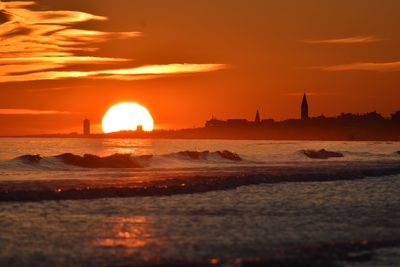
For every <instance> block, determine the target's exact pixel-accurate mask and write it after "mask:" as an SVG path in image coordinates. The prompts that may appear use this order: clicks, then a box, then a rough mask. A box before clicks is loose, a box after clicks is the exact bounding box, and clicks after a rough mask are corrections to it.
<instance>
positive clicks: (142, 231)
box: [94, 217, 160, 254]
mask: <svg viewBox="0 0 400 267" xmlns="http://www.w3.org/2000/svg"><path fill="white" fill-rule="evenodd" d="M149 224H150V222H149V220H148V218H146V217H113V218H111V219H110V220H109V221H107V222H106V225H107V226H111V227H110V228H109V230H108V231H107V229H102V230H104V232H103V231H102V233H99V236H101V238H98V239H96V240H95V241H94V245H95V246H99V247H104V248H109V249H112V248H125V249H126V251H124V254H130V252H132V253H133V252H134V251H130V250H132V249H135V248H142V247H145V246H150V245H159V244H160V242H159V240H157V239H155V238H154V237H153V235H152V233H151V231H150V229H151V227H150V225H149Z"/></svg>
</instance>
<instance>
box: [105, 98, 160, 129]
mask: <svg viewBox="0 0 400 267" xmlns="http://www.w3.org/2000/svg"><path fill="white" fill-rule="evenodd" d="M101 125H102V128H103V132H105V133H113V132H119V131H136V130H137V128H138V126H141V127H142V129H143V131H152V130H153V128H154V121H153V117H152V116H151V114H150V112H149V111H148V110H147V108H145V107H143V106H142V105H139V104H137V103H132V102H124V103H119V104H116V105H114V106H112V107H111V108H109V109H108V110H107V112H106V114H105V115H104V117H103V121H102V124H101Z"/></svg>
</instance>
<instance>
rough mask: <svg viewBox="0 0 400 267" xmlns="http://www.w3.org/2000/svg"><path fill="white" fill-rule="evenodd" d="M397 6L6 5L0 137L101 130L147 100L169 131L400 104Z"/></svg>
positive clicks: (164, 1)
mask: <svg viewBox="0 0 400 267" xmlns="http://www.w3.org/2000/svg"><path fill="white" fill-rule="evenodd" d="M399 12H400V2H399V1H398V0H381V1H365V0H337V1H320V0H305V1H297V0H251V1H249V0H201V1H200V0H191V1H187V0H135V1H132V0H115V1H109V0H79V1H78V0H57V1H54V0H38V1H32V2H31V1H1V2H0V23H1V24H0V46H1V49H0V74H1V75H0V135H25V134H43V133H69V132H81V131H82V120H83V119H85V118H88V119H90V120H91V123H92V125H93V129H94V131H95V132H96V131H98V132H100V131H101V127H100V123H101V119H102V117H103V115H104V114H105V112H106V111H107V109H108V108H109V107H111V106H112V105H114V104H117V103H119V102H126V101H131V102H137V103H139V104H141V105H143V106H145V107H147V108H148V109H149V111H150V112H151V114H152V116H153V118H154V122H155V127H156V128H158V129H179V128H189V127H201V126H203V125H204V123H205V121H206V120H208V119H210V118H211V117H212V116H214V117H216V118H220V119H228V118H246V119H249V120H253V119H254V117H255V113H256V110H257V109H259V110H260V115H261V118H262V119H267V118H273V119H275V120H282V119H287V118H298V117H299V115H300V102H301V98H302V95H303V93H304V92H306V93H307V94H308V99H309V106H310V115H311V116H319V115H321V114H324V115H325V116H334V115H337V114H339V113H341V112H353V113H364V112H369V111H374V110H377V111H378V112H380V113H382V114H384V115H385V116H390V114H391V113H393V112H394V111H396V110H400V105H399V103H400V94H399V89H400V50H399V49H398V48H399V47H400V35H399V31H398V25H400V16H398V14H399Z"/></svg>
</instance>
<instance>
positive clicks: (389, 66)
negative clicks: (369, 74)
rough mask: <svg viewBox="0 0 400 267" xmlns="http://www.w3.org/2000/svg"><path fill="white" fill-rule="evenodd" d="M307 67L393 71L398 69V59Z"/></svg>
mask: <svg viewBox="0 0 400 267" xmlns="http://www.w3.org/2000/svg"><path fill="white" fill-rule="evenodd" d="M309 69H315V70H322V71H377V72H393V71H400V61H394V62H384V63H371V62H356V63H350V64H343V65H332V66H319V67H310V68H309Z"/></svg>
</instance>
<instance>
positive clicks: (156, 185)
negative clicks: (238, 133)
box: [0, 138, 400, 266]
mask: <svg viewBox="0 0 400 267" xmlns="http://www.w3.org/2000/svg"><path fill="white" fill-rule="evenodd" d="M308 149H312V150H319V149H326V150H328V151H334V152H340V153H342V154H343V157H335V158H329V159H312V158H309V157H307V156H306V155H305V154H304V153H303V152H302V151H303V150H308ZM225 150H226V151H229V152H225V153H221V152H218V151H225ZM399 150H400V143H398V142H319V141H312V142H304V141H281V142H279V141H225V140H127V139H78V138H77V139H55V138H52V139H44V138H43V139H40V138H2V139H0V229H1V232H0V266H150V265H151V266H154V265H156V266H171V265H174V266H176V265H179V266H399V265H400V175H399V174H400V164H399V163H400V155H399V153H398V151H399ZM187 151H196V152H201V151H210V152H209V153H195V152H187ZM67 152H68V153H72V154H74V155H84V154H92V155H97V156H100V157H105V156H109V155H112V154H115V153H121V154H125V153H129V154H131V156H130V157H129V159H131V160H132V162H133V165H129V167H127V166H125V165H124V164H126V161H123V162H122V163H121V164H120V162H118V164H117V165H113V164H114V162H111V163H110V160H112V159H109V158H106V159H105V160H101V161H100V163H101V164H104V166H102V165H101V164H100V165H99V164H95V165H93V166H91V167H87V166H86V167H83V166H79V164H71V162H69V163H66V162H65V161H64V160H63V159H62V158H60V157H55V156H56V155H60V154H63V153H67ZM233 153H235V154H233ZM28 154H30V155H36V154H40V158H39V157H37V158H36V159H38V160H37V161H36V160H32V157H28V158H27V157H24V158H18V157H20V156H21V155H28ZM232 155H237V156H239V157H240V158H241V160H238V158H235V157H232ZM143 156H145V157H143ZM129 162H131V161H129ZM109 164H111V165H109Z"/></svg>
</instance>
